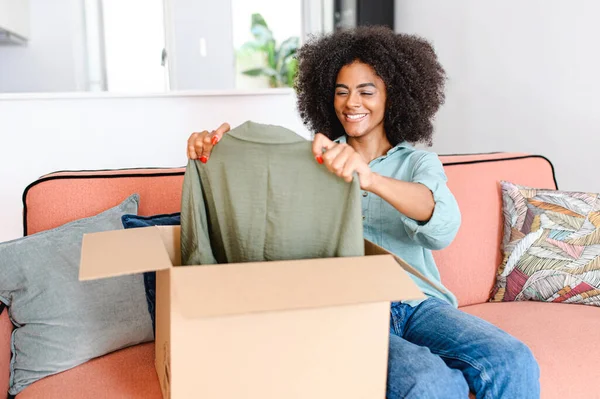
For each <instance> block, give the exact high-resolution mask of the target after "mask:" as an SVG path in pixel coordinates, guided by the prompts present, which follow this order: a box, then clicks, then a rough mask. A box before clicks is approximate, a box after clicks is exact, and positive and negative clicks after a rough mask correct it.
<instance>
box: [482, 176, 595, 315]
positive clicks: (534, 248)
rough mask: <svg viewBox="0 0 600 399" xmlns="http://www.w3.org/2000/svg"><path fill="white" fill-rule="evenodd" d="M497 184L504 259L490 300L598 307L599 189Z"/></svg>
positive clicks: (508, 183)
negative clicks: (501, 220)
mask: <svg viewBox="0 0 600 399" xmlns="http://www.w3.org/2000/svg"><path fill="white" fill-rule="evenodd" d="M501 186H502V202H503V204H504V238H503V240H502V250H503V258H504V259H503V261H502V264H501V265H500V267H499V268H498V275H497V277H496V284H495V287H494V292H493V293H492V300H493V301H505V302H506V301H508V302H510V301H526V300H534V301H543V302H564V303H579V304H585V305H595V306H600V200H599V196H598V194H592V193H581V192H566V191H558V190H540V189H535V188H531V187H525V186H519V185H516V184H513V183H510V182H502V183H501Z"/></svg>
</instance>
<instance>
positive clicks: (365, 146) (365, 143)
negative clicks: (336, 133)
mask: <svg viewBox="0 0 600 399" xmlns="http://www.w3.org/2000/svg"><path fill="white" fill-rule="evenodd" d="M347 142H348V145H350V146H351V147H352V148H354V150H355V151H356V152H358V153H359V154H360V156H361V157H363V159H364V160H365V161H366V162H367V163H368V162H371V161H372V160H374V159H375V158H379V157H380V156H382V155H385V154H387V152H388V151H389V150H390V149H391V148H392V145H391V144H390V142H389V141H388V139H387V136H386V135H385V132H382V133H375V132H373V133H370V134H365V135H364V136H361V137H350V136H348V137H347Z"/></svg>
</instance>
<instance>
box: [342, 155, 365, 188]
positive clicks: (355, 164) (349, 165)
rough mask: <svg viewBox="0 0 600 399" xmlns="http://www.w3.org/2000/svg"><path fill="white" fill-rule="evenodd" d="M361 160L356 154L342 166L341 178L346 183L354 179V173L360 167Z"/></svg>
mask: <svg viewBox="0 0 600 399" xmlns="http://www.w3.org/2000/svg"><path fill="white" fill-rule="evenodd" d="M360 163H361V159H360V156H359V155H358V154H356V153H355V154H354V155H353V156H352V157H350V159H349V160H348V162H346V164H345V165H344V169H343V170H342V173H341V177H342V178H343V179H344V180H345V181H346V182H348V183H350V182H351V181H352V179H353V178H354V172H356V171H357V170H358V168H359V166H360Z"/></svg>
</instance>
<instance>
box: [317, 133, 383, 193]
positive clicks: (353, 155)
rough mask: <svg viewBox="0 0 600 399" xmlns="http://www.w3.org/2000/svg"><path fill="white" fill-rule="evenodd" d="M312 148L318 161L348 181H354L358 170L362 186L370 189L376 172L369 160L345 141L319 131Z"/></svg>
mask: <svg viewBox="0 0 600 399" xmlns="http://www.w3.org/2000/svg"><path fill="white" fill-rule="evenodd" d="M312 150H313V154H314V156H315V159H316V160H317V162H319V163H320V164H324V165H325V167H327V169H328V170H329V171H330V172H331V173H333V174H335V175H336V176H339V177H341V178H342V179H344V180H345V181H347V182H348V183H349V182H351V181H352V177H353V175H354V172H356V173H357V174H358V179H359V182H360V188H361V189H363V190H367V191H369V188H370V187H371V186H372V184H373V180H374V176H375V173H373V172H372V171H371V168H369V165H368V164H367V162H365V160H364V159H363V158H362V157H361V156H360V154H359V153H358V152H356V151H355V150H354V148H352V147H351V146H349V145H348V144H345V143H341V144H339V143H335V142H333V141H331V140H330V139H329V138H327V137H326V136H325V135H323V134H322V133H317V134H316V135H315V140H314V141H313V147H312Z"/></svg>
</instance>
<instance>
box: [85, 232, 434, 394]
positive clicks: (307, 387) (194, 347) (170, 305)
mask: <svg viewBox="0 0 600 399" xmlns="http://www.w3.org/2000/svg"><path fill="white" fill-rule="evenodd" d="M179 232H180V229H179V227H178V226H168V227H148V228H140V229H131V230H119V231H111V232H103V233H95V234H88V235H86V236H84V240H83V247H82V259H81V268H80V279H81V280H92V279H98V278H105V277H113V276H119V275H124V274H129V273H140V272H144V271H152V270H156V271H157V287H156V289H157V299H156V342H155V345H156V346H155V348H156V370H157V373H158V376H159V380H160V384H161V387H162V390H163V397H164V398H165V399H167V398H174V399H179V398H211V399H213V398H214V399H217V398H236V399H238V398H257V399H259V398H260V399H268V398H273V399H275V398H277V399H280V398H286V399H292V398H311V399H312V398H327V399H331V398H345V399H350V398H369V399H370V398H384V397H385V385H386V374H387V353H388V335H389V308H390V302H391V301H399V300H408V299H419V298H423V297H424V296H423V293H422V292H421V291H420V290H419V289H418V288H417V286H416V285H415V284H414V282H413V281H412V280H411V278H410V277H409V276H408V274H407V273H406V272H405V271H404V269H403V268H402V267H400V266H403V265H402V263H399V262H403V261H401V259H399V260H397V259H395V258H394V257H393V256H391V255H390V254H389V253H387V252H385V250H383V249H382V248H380V247H377V246H374V244H372V243H369V242H366V244H365V251H366V256H364V257H352V258H330V259H310V260H296V261H282V262H257V263H238V264H225V265H211V266H184V267H181V266H180V255H179ZM409 268H410V266H409Z"/></svg>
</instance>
